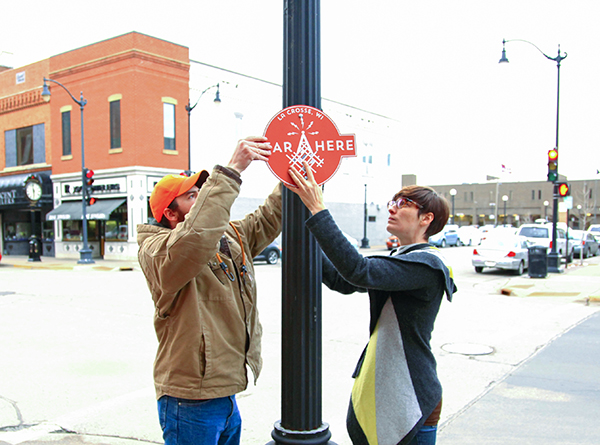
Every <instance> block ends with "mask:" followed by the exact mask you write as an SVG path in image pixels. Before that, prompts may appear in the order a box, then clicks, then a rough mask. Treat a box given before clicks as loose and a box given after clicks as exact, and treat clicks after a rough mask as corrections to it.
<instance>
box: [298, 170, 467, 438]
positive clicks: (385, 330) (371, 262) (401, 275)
mask: <svg viewBox="0 0 600 445" xmlns="http://www.w3.org/2000/svg"><path fill="white" fill-rule="evenodd" d="M304 168H305V171H306V172H307V174H306V177H304V176H302V175H301V174H300V173H299V172H298V171H296V170H295V169H294V168H291V169H290V176H291V177H292V179H293V181H294V182H295V184H296V186H297V188H291V187H290V190H292V191H294V192H295V193H297V194H298V196H299V197H300V198H301V199H302V202H304V204H305V205H306V207H307V208H308V209H309V210H310V212H311V213H312V216H311V217H310V218H309V219H308V220H307V221H306V226H307V227H308V229H309V230H310V231H311V232H312V234H313V235H314V236H315V238H316V239H317V241H318V242H319V244H320V246H321V248H322V249H323V252H324V253H325V255H326V257H324V258H323V282H324V283H325V284H326V285H327V286H328V287H329V288H330V289H333V290H336V291H338V292H341V293H344V294H349V293H353V292H356V291H359V292H361V291H362V292H364V291H367V292H368V293H369V300H370V308H371V321H370V335H371V336H370V339H369V343H368V345H367V347H366V348H365V350H364V352H363V354H362V356H361V358H360V360H359V363H358V365H357V368H356V370H355V372H354V375H353V377H354V378H355V382H354V386H353V388H352V395H351V398H350V406H349V409H348V418H347V427H348V433H349V435H350V438H351V439H352V442H353V443H354V444H355V445H363V444H364V445H374V444H378V445H395V444H401V445H405V444H410V445H417V444H418V445H422V444H435V439H436V426H437V423H438V420H439V416H440V411H441V403H442V402H441V401H442V388H441V385H440V382H439V380H438V377H437V372H436V362H435V358H434V356H433V353H432V351H431V347H430V339H431V332H432V331H433V325H434V322H435V318H436V316H437V313H438V311H439V307H440V304H441V302H442V299H443V296H444V294H446V296H447V298H448V300H451V298H452V294H453V293H454V292H455V291H456V286H455V285H454V281H453V279H452V273H451V271H450V269H449V268H448V267H447V266H446V265H445V264H444V260H443V258H442V257H441V255H440V253H439V251H438V250H437V249H435V248H433V247H431V246H430V245H429V244H427V240H428V238H429V237H430V236H431V235H434V234H436V233H438V232H439V231H440V230H442V228H443V227H444V225H445V224H446V222H447V221H448V216H449V213H450V212H449V208H448V203H447V202H446V200H445V199H443V198H442V197H440V196H439V195H438V194H437V193H436V192H435V191H434V190H432V189H430V188H427V187H419V186H410V187H404V188H403V189H402V190H400V191H399V192H398V193H396V195H394V197H393V199H392V200H391V201H390V202H389V203H388V210H389V218H388V225H387V230H388V232H390V233H391V234H392V235H396V236H397V237H398V238H399V240H400V243H401V247H400V248H399V249H398V250H397V251H393V252H392V254H391V256H371V257H363V256H362V255H360V254H359V253H358V252H357V251H356V249H355V248H354V247H353V246H352V245H351V244H350V243H349V242H348V241H347V240H346V238H345V237H344V235H343V234H342V232H341V231H340V229H339V228H338V227H337V225H336V223H335V221H334V220H333V218H332V217H331V214H330V213H329V211H328V210H327V209H326V208H325V205H324V202H323V194H322V192H321V187H319V186H318V185H317V183H316V182H315V179H314V176H313V175H312V172H311V169H310V167H309V166H308V164H306V163H304Z"/></svg>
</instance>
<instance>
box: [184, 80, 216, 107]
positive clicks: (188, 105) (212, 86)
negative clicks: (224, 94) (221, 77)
mask: <svg viewBox="0 0 600 445" xmlns="http://www.w3.org/2000/svg"><path fill="white" fill-rule="evenodd" d="M215 87H217V94H216V96H215V100H214V102H216V103H221V98H220V97H219V84H218V83H217V84H216V85H211V86H209V87H208V88H206V89H205V90H204V91H202V92H201V93H200V96H198V100H197V101H196V103H195V104H194V105H193V106H190V101H189V99H188V104H187V105H186V106H185V110H186V111H187V112H188V114H189V113H190V112H191V111H192V110H193V109H194V108H196V105H198V102H200V98H201V97H202V96H204V93H206V92H207V91H208V90H210V89H211V88H215Z"/></svg>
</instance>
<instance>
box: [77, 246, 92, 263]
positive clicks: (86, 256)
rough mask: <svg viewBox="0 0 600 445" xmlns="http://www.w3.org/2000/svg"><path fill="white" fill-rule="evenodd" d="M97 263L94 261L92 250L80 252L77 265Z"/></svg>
mask: <svg viewBox="0 0 600 445" xmlns="http://www.w3.org/2000/svg"><path fill="white" fill-rule="evenodd" d="M94 263H95V261H94V260H93V259H92V249H81V250H80V251H79V260H77V264H94Z"/></svg>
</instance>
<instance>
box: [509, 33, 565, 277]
mask: <svg viewBox="0 0 600 445" xmlns="http://www.w3.org/2000/svg"><path fill="white" fill-rule="evenodd" d="M508 42H525V43H529V44H530V45H531V46H533V47H534V48H535V49H537V50H538V51H539V52H540V53H542V55H543V56H544V57H545V58H546V59H548V60H552V61H554V62H556V71H557V82H556V145H555V148H556V151H557V153H558V117H559V109H560V108H559V104H560V62H562V61H563V59H566V58H567V53H564V56H563V55H561V53H560V45H558V55H557V56H556V57H550V56H548V55H546V54H545V53H544V52H543V51H542V50H541V49H539V48H538V47H537V46H536V45H534V44H533V43H531V42H529V41H527V40H522V39H512V40H504V39H503V40H502V57H501V58H500V60H499V61H498V63H508V59H507V58H506V49H505V45H506V43H508ZM556 174H557V181H558V170H557V172H556ZM553 185H554V187H553V193H552V195H553V197H552V209H553V210H552V250H551V251H550V253H549V254H548V272H553V273H558V272H560V255H559V253H558V251H557V250H556V242H557V230H556V226H557V222H558V183H557V182H556V181H554V183H553Z"/></svg>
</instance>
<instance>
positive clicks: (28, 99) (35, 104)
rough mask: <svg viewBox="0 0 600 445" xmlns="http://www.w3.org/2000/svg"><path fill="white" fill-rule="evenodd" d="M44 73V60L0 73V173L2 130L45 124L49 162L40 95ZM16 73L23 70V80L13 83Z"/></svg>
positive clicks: (0, 166)
mask: <svg viewBox="0 0 600 445" xmlns="http://www.w3.org/2000/svg"><path fill="white" fill-rule="evenodd" d="M47 72H48V60H42V61H41V62H36V63H33V64H31V65H27V66H24V67H21V68H17V69H13V70H7V71H3V72H0V174H2V172H1V170H4V169H5V167H6V156H5V146H4V144H5V140H4V132H5V131H6V130H12V129H15V128H22V127H29V126H31V125H37V124H40V123H46V125H45V126H44V128H45V131H46V164H51V163H52V154H51V152H50V143H49V141H50V138H51V128H50V125H49V122H50V105H48V104H46V103H45V102H44V101H43V100H42V98H41V93H42V85H43V83H44V80H43V79H44V76H45V75H46V74H47ZM17 73H25V82H23V83H19V84H17V83H16V75H17ZM13 173H14V172H13Z"/></svg>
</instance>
